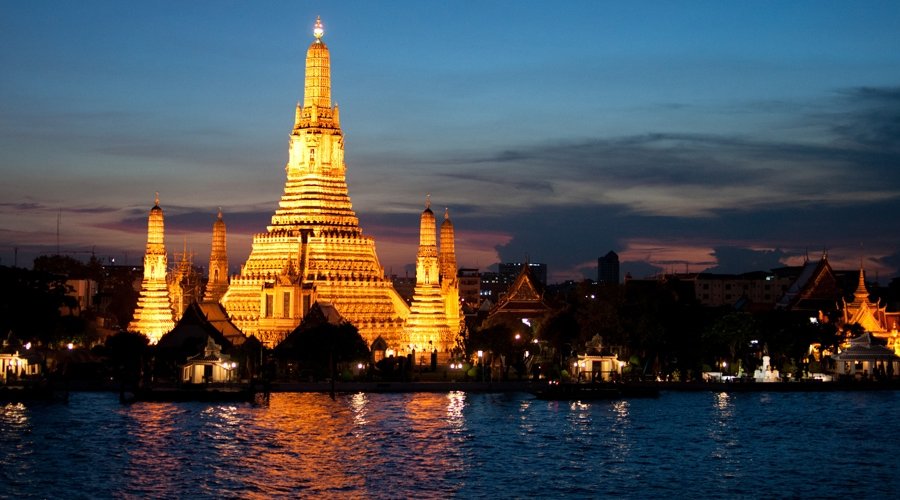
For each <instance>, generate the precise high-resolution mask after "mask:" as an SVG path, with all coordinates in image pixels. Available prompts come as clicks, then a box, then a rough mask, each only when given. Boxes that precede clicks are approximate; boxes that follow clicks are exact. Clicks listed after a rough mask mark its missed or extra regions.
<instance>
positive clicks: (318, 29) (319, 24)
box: [313, 16, 325, 40]
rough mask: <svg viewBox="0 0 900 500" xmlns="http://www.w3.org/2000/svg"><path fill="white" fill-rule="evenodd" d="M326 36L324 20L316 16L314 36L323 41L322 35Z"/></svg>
mask: <svg viewBox="0 0 900 500" xmlns="http://www.w3.org/2000/svg"><path fill="white" fill-rule="evenodd" d="M324 34H325V29H324V28H323V27H322V18H320V17H319V16H316V25H315V27H314V28H313V36H314V37H316V40H321V39H322V35H324Z"/></svg>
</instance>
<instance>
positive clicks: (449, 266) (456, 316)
mask: <svg viewBox="0 0 900 500" xmlns="http://www.w3.org/2000/svg"><path fill="white" fill-rule="evenodd" d="M455 239H456V235H455V234H454V229H453V223H452V222H450V209H449V208H445V209H444V222H442V223H441V248H440V252H439V253H438V261H439V262H440V267H441V295H442V296H443V297H444V315H445V316H446V317H447V326H448V327H449V328H450V336H451V338H452V339H454V340H453V342H454V343H455V338H456V337H457V336H458V335H459V332H460V331H461V330H462V318H463V316H462V313H461V311H460V303H459V278H457V268H456V242H455Z"/></svg>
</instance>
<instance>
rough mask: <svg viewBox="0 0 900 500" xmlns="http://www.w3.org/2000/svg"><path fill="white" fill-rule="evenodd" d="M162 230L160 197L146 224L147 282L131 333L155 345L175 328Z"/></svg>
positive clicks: (144, 282) (145, 270) (142, 287)
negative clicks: (138, 334)
mask: <svg viewBox="0 0 900 500" xmlns="http://www.w3.org/2000/svg"><path fill="white" fill-rule="evenodd" d="M164 233H165V231H164V227H163V211H162V209H161V208H159V193H156V200H155V203H154V205H153V208H152V209H150V216H149V217H148V220H147V250H146V252H145V253H144V279H143V280H142V281H141V294H140V296H139V297H138V302H137V308H136V309H135V311H134V318H133V319H132V320H131V323H129V324H128V330H129V331H132V332H139V333H143V334H144V335H146V336H147V337H148V338H149V339H150V343H151V344H155V343H156V342H157V341H158V340H159V339H160V337H162V336H163V335H164V334H165V333H167V332H168V331H169V330H171V329H172V328H174V327H175V322H174V321H173V319H172V305H171V303H170V302H169V289H168V287H167V285H166V271H167V266H168V262H167V257H166V244H165V234H164Z"/></svg>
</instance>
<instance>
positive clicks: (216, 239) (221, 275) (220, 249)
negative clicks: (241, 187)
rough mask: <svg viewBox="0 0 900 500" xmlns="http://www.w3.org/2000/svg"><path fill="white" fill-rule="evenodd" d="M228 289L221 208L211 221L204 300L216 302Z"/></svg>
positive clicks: (223, 223)
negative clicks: (211, 233)
mask: <svg viewBox="0 0 900 500" xmlns="http://www.w3.org/2000/svg"><path fill="white" fill-rule="evenodd" d="M226 291H228V253H227V251H226V249H225V221H223V220H222V209H221V208H219V215H218V217H216V222H215V223H213V237H212V250H211V251H210V253H209V279H208V280H207V282H206V293H205V294H204V295H203V301H204V302H218V301H219V300H221V299H222V296H223V295H225V292H226Z"/></svg>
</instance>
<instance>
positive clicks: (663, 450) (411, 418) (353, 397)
mask: <svg viewBox="0 0 900 500" xmlns="http://www.w3.org/2000/svg"><path fill="white" fill-rule="evenodd" d="M898 412H900V393H897V392H884V393H812V394H780V393H771V394H765V393H763V394H724V393H721V394H716V393H690V394H679V393H664V394H663V395H662V396H661V397H660V398H659V399H647V400H644V399H635V400H625V401H616V402H590V403H587V402H547V401H539V400H535V399H533V398H532V397H531V396H529V395H526V394H468V393H464V392H450V393H445V394H424V393H423V394H350V395H339V396H338V397H337V398H336V400H334V401H332V400H331V399H330V398H329V397H328V396H327V395H319V394H273V395H272V398H271V402H270V404H269V406H267V407H253V406H249V405H211V404H201V403H189V404H165V403H153V404H150V403H147V404H144V403H140V404H134V405H130V406H121V405H119V404H118V402H117V401H116V397H115V395H111V394H91V393H76V394H73V395H72V397H71V398H70V402H69V404H68V405H58V404H40V403H27V404H6V405H3V406H0V497H5V496H9V497H25V498H28V497H34V498H47V497H50V498H54V497H73V496H74V497H123V496H124V497H138V496H154V497H160V496H162V497H187V496H191V497H206V498H211V497H216V498H221V497H240V498H269V497H282V498H284V497H290V498H295V497H309V496H314V497H341V498H346V497H349V498H396V497H403V496H412V495H415V496H419V497H425V498H434V497H446V496H451V497H456V496H460V497H488V496H501V497H533V496H538V497H547V496H560V495H562V496H575V497H597V496H631V497H659V496H663V495H679V494H680V495H679V496H684V495H685V494H686V493H690V494H691V496H697V497H699V496H710V497H712V496H718V497H722V496H725V497H762V496H779V497H782V496H802V497H833V496H839V495H840V494H844V493H853V494H854V495H856V496H861V497H874V496H884V495H885V494H890V493H891V492H894V491H897V490H898V489H900V479H898V476H897V475H896V474H895V473H894V466H893V460H892V458H891V457H893V456H894V455H895V451H896V450H895V446H896V436H897V435H898V431H900V423H898V422H900V419H897V418H896V415H897V414H898Z"/></svg>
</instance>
